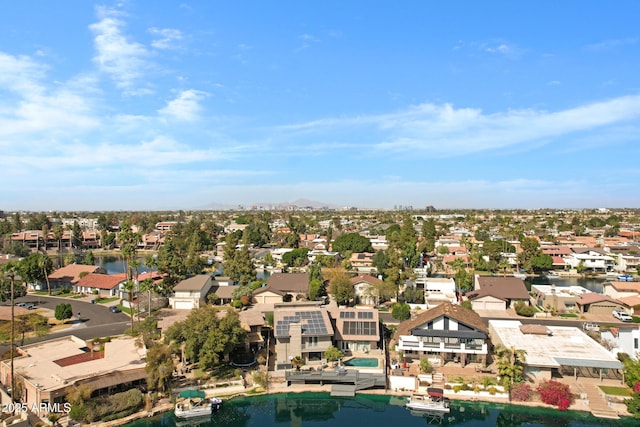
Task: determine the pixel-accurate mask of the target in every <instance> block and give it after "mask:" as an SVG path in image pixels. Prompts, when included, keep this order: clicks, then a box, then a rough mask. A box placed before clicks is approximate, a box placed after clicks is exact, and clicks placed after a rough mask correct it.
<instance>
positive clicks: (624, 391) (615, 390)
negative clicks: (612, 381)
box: [599, 385, 631, 397]
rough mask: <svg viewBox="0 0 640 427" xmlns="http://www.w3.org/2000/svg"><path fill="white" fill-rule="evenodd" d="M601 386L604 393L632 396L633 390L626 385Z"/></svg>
mask: <svg viewBox="0 0 640 427" xmlns="http://www.w3.org/2000/svg"><path fill="white" fill-rule="evenodd" d="M599 387H600V390H602V392H603V393H604V394H609V395H611V396H623V397H626V396H631V391H630V390H629V389H628V388H626V387H612V386H606V385H601V386H599Z"/></svg>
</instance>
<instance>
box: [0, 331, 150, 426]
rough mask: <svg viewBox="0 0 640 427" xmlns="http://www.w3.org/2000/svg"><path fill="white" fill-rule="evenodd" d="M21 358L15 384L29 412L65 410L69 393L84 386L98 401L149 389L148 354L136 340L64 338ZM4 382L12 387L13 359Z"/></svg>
mask: <svg viewBox="0 0 640 427" xmlns="http://www.w3.org/2000/svg"><path fill="white" fill-rule="evenodd" d="M18 354H19V356H17V357H15V358H14V360H13V364H14V373H15V377H16V378H15V380H16V383H18V382H19V383H20V384H21V385H22V397H21V402H22V403H24V404H26V405H27V406H28V407H29V408H31V407H33V405H36V406H37V407H41V406H40V405H41V404H43V403H44V404H46V403H49V404H54V403H59V404H62V403H64V402H65V396H66V395H67V393H68V392H69V391H70V390H72V389H73V388H75V387H77V386H79V385H82V384H88V385H89V386H90V387H91V390H92V394H94V395H97V394H100V393H111V392H114V391H122V390H126V389H128V388H130V387H135V386H137V385H144V384H145V381H146V378H147V373H146V371H145V357H146V349H145V348H144V347H140V346H139V344H138V340H137V339H135V338H131V337H122V338H112V339H111V340H110V341H108V342H94V341H85V340H81V339H79V338H77V337H75V336H67V337H60V338H56V339H53V340H50V341H43V342H39V343H36V344H30V345H25V346H22V347H18ZM0 381H1V382H2V384H4V386H5V387H11V365H10V360H8V359H7V360H2V361H0ZM38 415H40V416H41V415H42V414H38Z"/></svg>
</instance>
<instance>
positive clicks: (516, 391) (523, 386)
mask: <svg viewBox="0 0 640 427" xmlns="http://www.w3.org/2000/svg"><path fill="white" fill-rule="evenodd" d="M532 391H533V390H531V386H530V385H529V384H527V383H519V384H514V385H513V387H512V388H511V399H513V400H515V401H517V402H526V401H527V400H529V399H531V392H532Z"/></svg>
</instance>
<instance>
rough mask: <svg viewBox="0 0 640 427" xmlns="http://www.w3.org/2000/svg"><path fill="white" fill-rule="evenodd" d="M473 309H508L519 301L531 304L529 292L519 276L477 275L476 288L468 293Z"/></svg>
mask: <svg viewBox="0 0 640 427" xmlns="http://www.w3.org/2000/svg"><path fill="white" fill-rule="evenodd" d="M466 296H467V298H469V300H470V301H471V306H472V307H473V310H506V309H508V308H514V306H515V305H516V304H517V303H518V302H522V303H524V304H526V305H530V302H529V292H528V291H527V287H526V286H525V284H524V281H523V280H522V279H521V278H519V277H497V276H480V275H476V276H475V288H474V290H473V291H471V292H468V293H467V295H466Z"/></svg>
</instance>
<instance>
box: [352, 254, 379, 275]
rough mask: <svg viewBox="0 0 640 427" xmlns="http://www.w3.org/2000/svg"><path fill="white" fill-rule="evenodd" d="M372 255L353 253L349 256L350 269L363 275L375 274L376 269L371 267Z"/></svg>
mask: <svg viewBox="0 0 640 427" xmlns="http://www.w3.org/2000/svg"><path fill="white" fill-rule="evenodd" d="M373 255H374V254H373V253H370V252H361V253H358V252H355V253H352V254H351V257H350V258H349V263H350V264H351V267H352V268H353V269H354V270H356V271H358V272H363V273H375V271H376V268H375V267H374V266H373Z"/></svg>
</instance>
